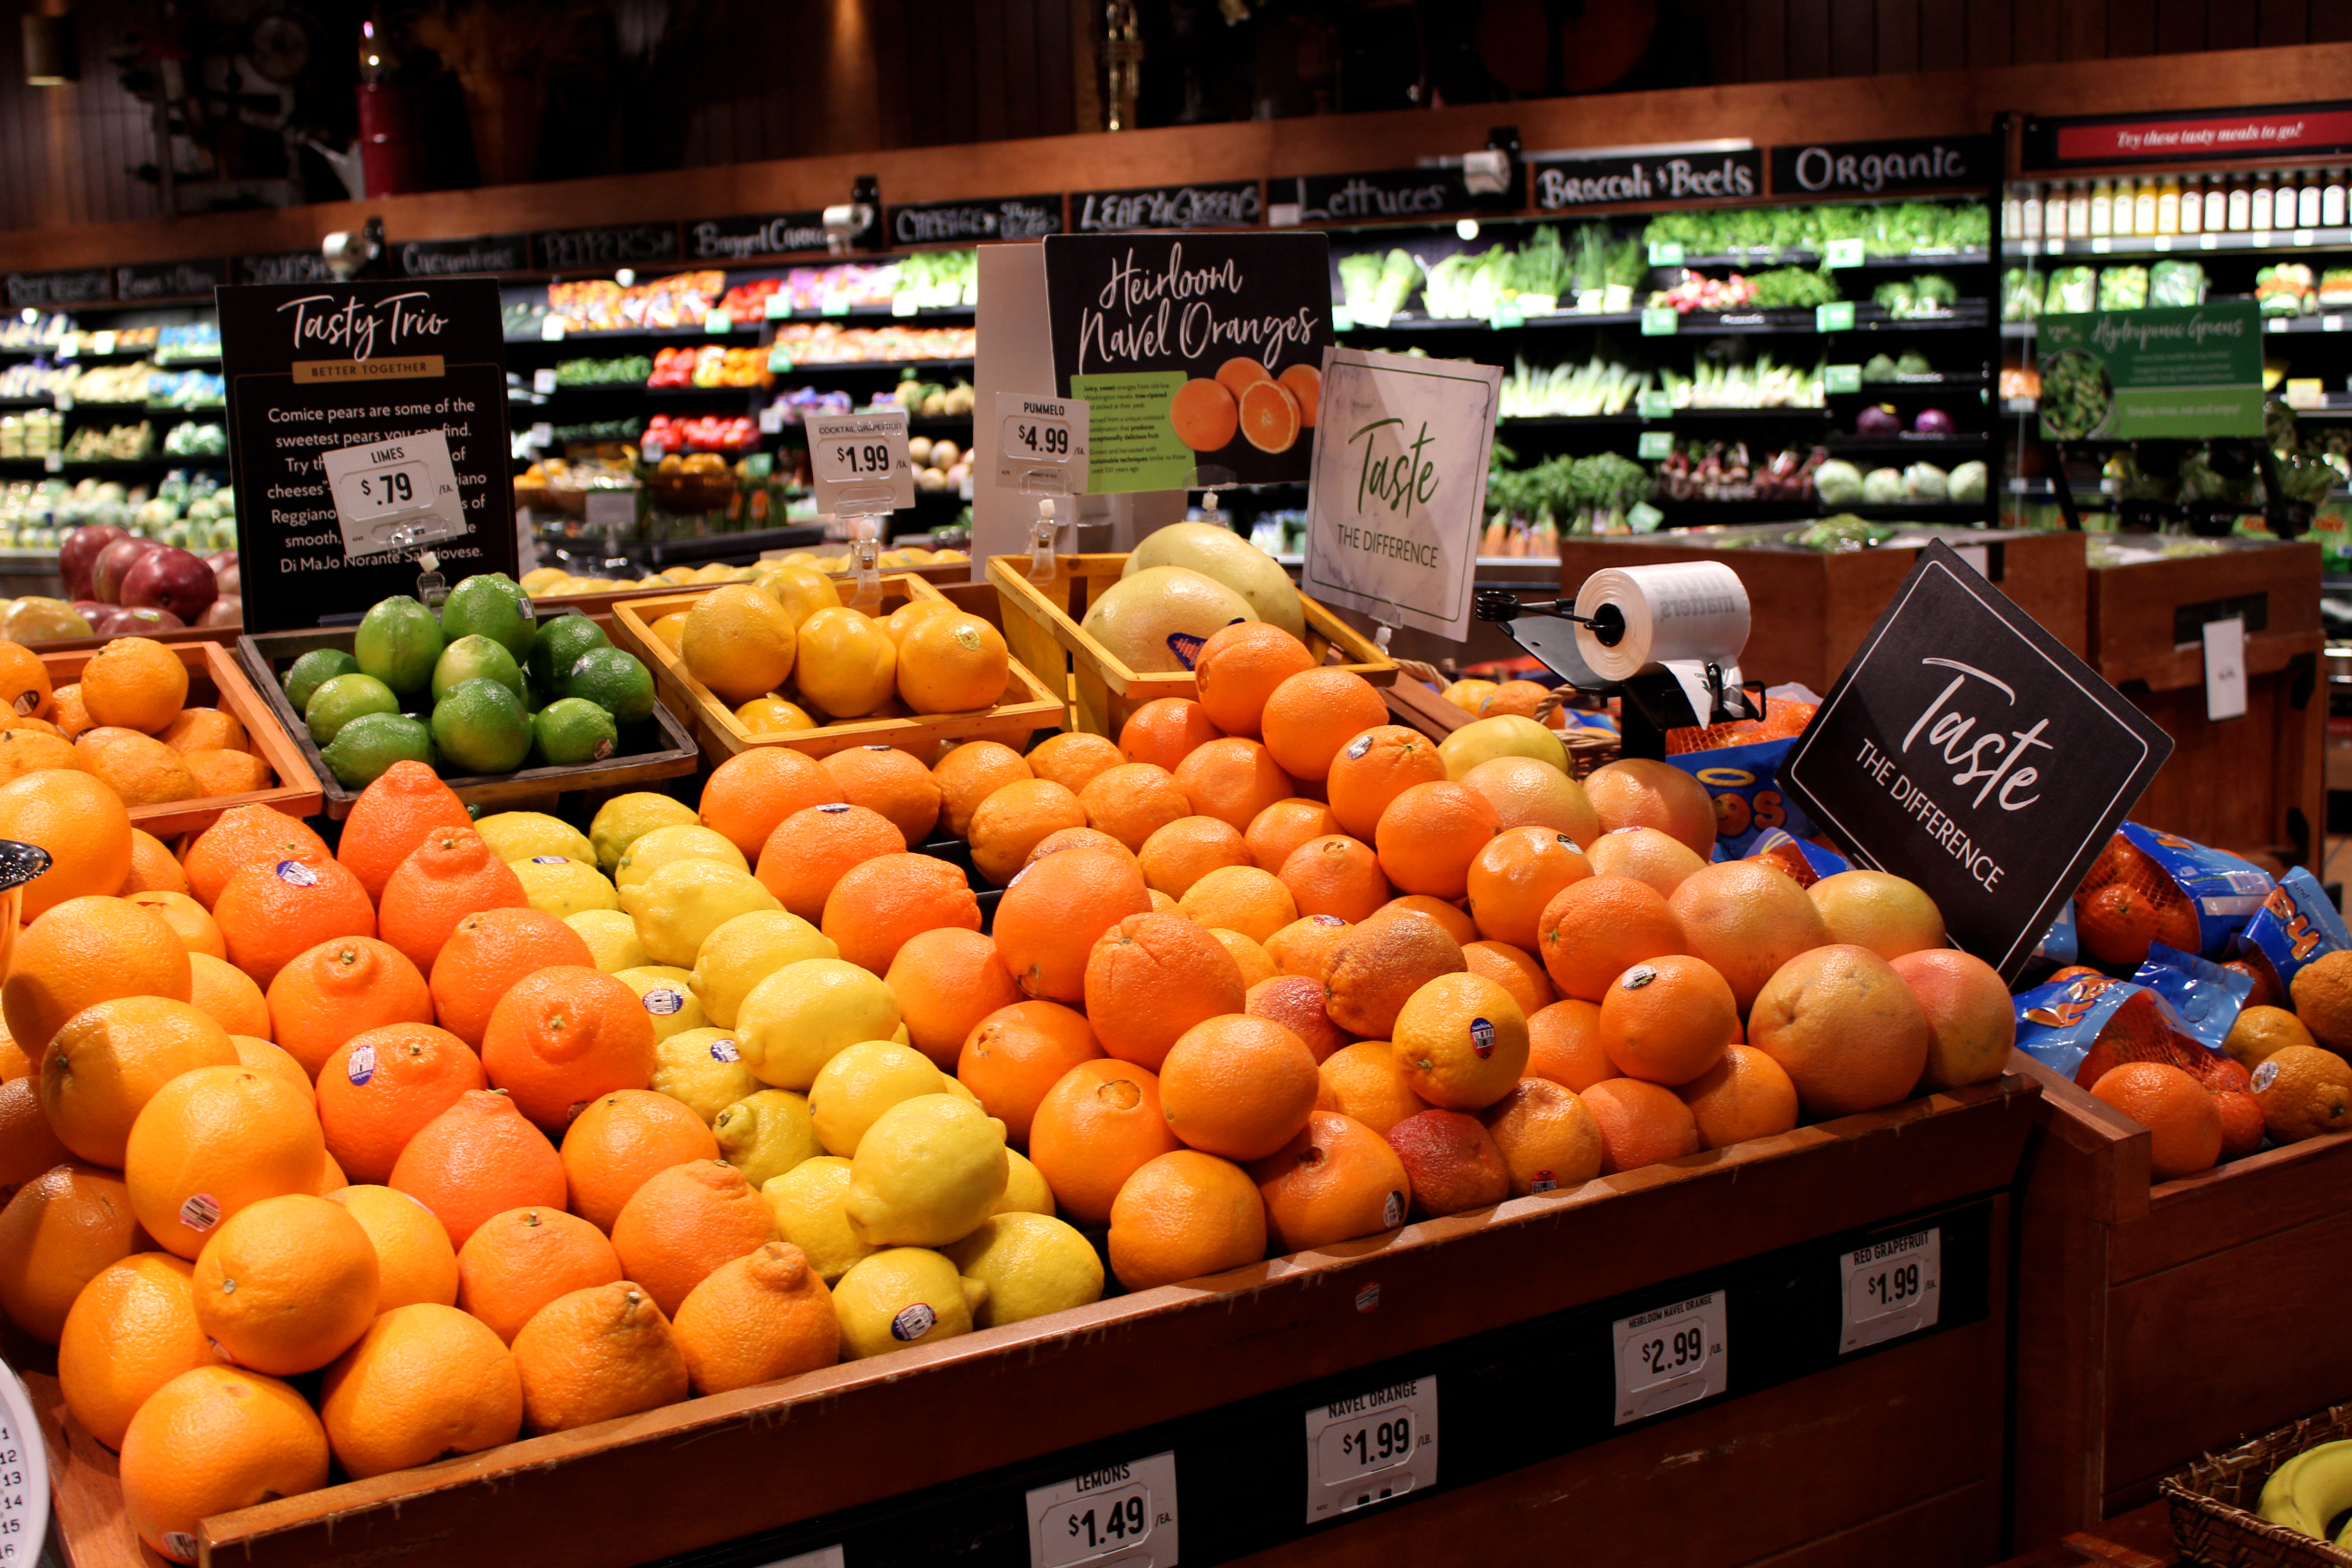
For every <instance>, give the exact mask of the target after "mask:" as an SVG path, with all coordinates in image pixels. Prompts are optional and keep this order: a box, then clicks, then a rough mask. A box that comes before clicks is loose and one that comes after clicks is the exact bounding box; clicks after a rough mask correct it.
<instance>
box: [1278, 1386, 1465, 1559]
mask: <svg viewBox="0 0 2352 1568" xmlns="http://www.w3.org/2000/svg"><path fill="white" fill-rule="evenodd" d="M1436 1484H1437V1379H1435V1378H1433V1377H1417V1378H1414V1379H1413V1380H1412V1382H1410V1383H1400V1384H1394V1385H1393V1386H1391V1387H1388V1388H1382V1389H1377V1390H1374V1391H1373V1392H1371V1393H1369V1394H1356V1395H1354V1396H1352V1397H1350V1398H1347V1399H1342V1400H1339V1401H1338V1402H1337V1403H1335V1404H1331V1405H1317V1406H1315V1408H1313V1409H1312V1410H1309V1411H1308V1412H1307V1523H1309V1524H1313V1523H1314V1522H1315V1521H1318V1520H1323V1519H1337V1518H1338V1517H1339V1515H1341V1514H1343V1513H1352V1512H1354V1511H1355V1510H1358V1509H1360V1508H1367V1507H1369V1506H1370V1505H1371V1504H1373V1503H1376V1502H1385V1501H1387V1500H1389V1499H1391V1498H1397V1497H1402V1496H1404V1495H1405V1494H1406V1493H1407V1492H1410V1491H1412V1489H1414V1488H1415V1487H1428V1486H1434V1485H1436Z"/></svg>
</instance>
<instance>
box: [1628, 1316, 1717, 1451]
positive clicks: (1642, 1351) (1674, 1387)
mask: <svg viewBox="0 0 2352 1568" xmlns="http://www.w3.org/2000/svg"><path fill="white" fill-rule="evenodd" d="M1724 1323H1725V1317H1724V1292H1723V1291H1721V1290H1712V1291H1709V1292H1708V1293H1707V1294H1706V1295H1704V1296H1694V1297H1692V1298H1691V1299H1690V1300H1687V1301H1677V1302H1675V1304H1674V1305H1673V1306H1671V1307H1654V1308H1652V1309H1651V1310H1648V1311H1646V1312H1636V1313H1634V1314H1633V1316H1632V1317H1630V1318H1620V1319H1618V1320H1617V1321H1615V1322H1614V1323H1612V1324H1611V1325H1610V1328H1609V1331H1610V1333H1611V1335H1612V1336H1613V1337H1614V1339H1615V1341H1616V1343H1617V1425H1618V1426H1623V1425H1625V1423H1627V1422H1628V1421H1639V1420H1641V1419H1643V1417H1644V1416H1649V1415H1657V1414H1659V1413H1660V1412H1661V1411H1666V1410H1673V1409H1675V1408H1676V1407H1678V1406H1680V1405H1688V1404H1690V1403H1692V1402H1693V1401H1695V1400H1700V1399H1705V1398H1706V1397H1707V1396H1708V1395H1709V1394H1721V1393H1722V1392H1723V1391H1724V1390H1725V1389H1726V1388H1727V1387H1728V1386H1729V1385H1730V1382H1731V1359H1730V1354H1729V1352H1730V1335H1729V1334H1728V1333H1727V1331H1726V1330H1725V1327H1724Z"/></svg>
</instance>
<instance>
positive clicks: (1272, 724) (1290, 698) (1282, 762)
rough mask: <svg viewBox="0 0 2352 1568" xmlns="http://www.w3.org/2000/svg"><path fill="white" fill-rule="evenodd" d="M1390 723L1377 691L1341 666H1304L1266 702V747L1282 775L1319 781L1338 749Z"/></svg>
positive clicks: (1378, 690)
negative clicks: (1339, 667) (1338, 667)
mask: <svg viewBox="0 0 2352 1568" xmlns="http://www.w3.org/2000/svg"><path fill="white" fill-rule="evenodd" d="M1388 721H1389V708H1388V704H1387V703H1386V702H1384V701H1382V700H1381V693H1380V689H1379V688H1378V687H1376V686H1374V685H1373V684H1372V683H1371V682H1370V681H1369V680H1366V679H1364V678H1363V677H1362V676H1360V675H1358V674H1355V673H1354V672H1353V671H1351V670H1345V669H1309V670H1305V671H1302V672H1301V673H1299V674H1297V675H1294V676H1291V677H1289V678H1288V679H1285V680H1284V681H1283V682H1282V684H1281V685H1279V686H1277V687H1276V688H1275V689H1274V690H1273V692H1272V694H1271V695H1269V696H1268V697H1267V698H1266V700H1265V713H1264V715H1263V716H1262V720H1261V722H1262V723H1263V725H1264V728H1265V747H1266V750H1267V751H1269V752H1273V753H1274V760H1275V763H1276V765H1278V766H1279V767H1280V768H1281V769H1282V770H1283V771H1284V772H1285V773H1288V774H1289V775H1290V776H1291V777H1293V778H1296V779H1306V780H1307V781H1309V782H1319V781H1320V780H1322V779H1323V778H1324V776H1325V775H1326V774H1328V773H1329V772H1330V770H1331V761H1332V759H1333V758H1334V757H1337V756H1338V755H1339V751H1340V748H1342V747H1343V746H1345V745H1347V744H1348V742H1349V741H1351V740H1353V739H1355V737H1357V736H1358V735H1360V734H1362V733H1363V732H1364V731H1367V730H1370V729H1371V728H1373V727H1374V726H1376V725H1385V724H1386V723H1388Z"/></svg>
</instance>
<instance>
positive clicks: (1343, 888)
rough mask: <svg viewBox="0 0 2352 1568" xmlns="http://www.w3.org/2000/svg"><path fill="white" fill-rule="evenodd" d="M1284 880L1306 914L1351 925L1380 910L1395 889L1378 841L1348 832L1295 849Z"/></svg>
mask: <svg viewBox="0 0 2352 1568" xmlns="http://www.w3.org/2000/svg"><path fill="white" fill-rule="evenodd" d="M1279 880H1280V881H1281V883H1282V885H1283V886H1284V887H1285V888H1287V889H1289V890H1290V895H1291V898H1292V900H1293V901H1294V902H1295V903H1296V904H1297V909H1298V912H1299V913H1300V914H1301V915H1302V916H1308V915H1334V916H1337V917H1338V918H1339V919H1340V920H1343V921H1348V922H1349V924H1351V925H1352V924H1354V923H1356V922H1357V921H1365V920H1370V918H1371V917H1372V916H1373V915H1374V914H1376V913H1378V912H1379V910H1380V908H1381V905H1383V904H1385V903H1387V902H1388V901H1389V899H1390V897H1391V893H1392V891H1393V889H1391V888H1390V887H1389V879H1388V878H1387V877H1385V876H1383V875H1382V874H1381V861H1380V857H1379V856H1377V855H1375V854H1374V853H1372V847H1371V846H1370V845H1369V844H1365V843H1363V842H1361V841H1360V840H1358V839H1354V838H1350V837H1348V836H1347V835H1346V834H1344V833H1335V834H1330V835H1328V836H1327V837H1321V838H1310V839H1308V840H1307V842H1306V843H1304V844H1302V845H1300V846H1299V847H1297V848H1296V849H1294V850H1292V851H1291V852H1290V858H1289V859H1287V860H1286V861H1284V862H1283V864H1282V870H1281V872H1280V874H1279Z"/></svg>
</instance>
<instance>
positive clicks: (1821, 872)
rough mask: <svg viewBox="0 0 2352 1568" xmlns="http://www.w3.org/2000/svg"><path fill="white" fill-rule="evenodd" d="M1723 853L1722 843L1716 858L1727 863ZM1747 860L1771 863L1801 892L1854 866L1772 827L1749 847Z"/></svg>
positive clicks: (1838, 855) (1825, 850) (1801, 839)
mask: <svg viewBox="0 0 2352 1568" xmlns="http://www.w3.org/2000/svg"><path fill="white" fill-rule="evenodd" d="M1716 858H1717V859H1718V860H1721V859H1727V858H1730V857H1727V856H1726V855H1724V854H1722V853H1721V845H1720V842H1719V841H1718V844H1717V855H1716ZM1739 858H1741V859H1745V860H1769V861H1771V862H1772V863H1773V864H1774V865H1776V866H1778V867H1780V869H1782V870H1783V871H1786V872H1788V873H1789V875H1790V876H1791V877H1794V878H1795V879H1797V885H1798V886H1799V887H1801V888H1810V887H1811V886H1812V885H1813V884H1814V883H1815V882H1818V881H1820V880H1821V879H1822V878H1823V877H1834V876H1836V875H1837V874H1838V873H1839V872H1840V871H1851V870H1853V861H1851V860H1849V859H1847V858H1845V857H1844V856H1843V855H1841V854H1839V853H1838V852H1837V851H1836V850H1834V849H1829V848H1824V847H1822V846H1821V845H1819V844H1816V843H1814V842H1813V841H1812V840H1811V839H1809V838H1797V837H1791V836H1790V834H1789V833H1787V832H1786V831H1784V830H1782V829H1780V828H1778V827H1768V828H1766V829H1765V830H1764V831H1763V832H1761V833H1759V834H1758V835H1757V836H1756V837H1755V839H1754V841H1753V842H1751V843H1750V844H1749V845H1748V853H1747V854H1746V855H1744V856H1741V857H1739Z"/></svg>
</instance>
